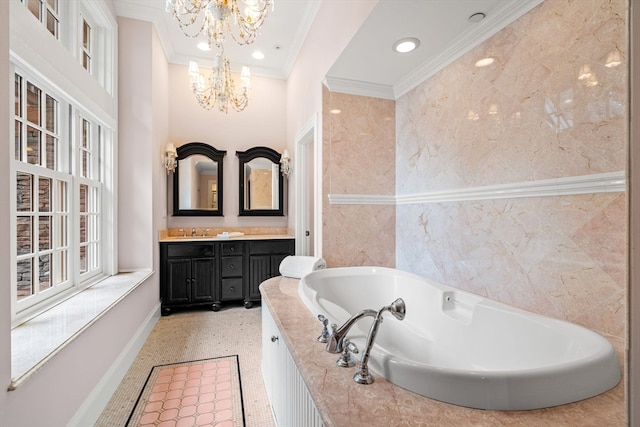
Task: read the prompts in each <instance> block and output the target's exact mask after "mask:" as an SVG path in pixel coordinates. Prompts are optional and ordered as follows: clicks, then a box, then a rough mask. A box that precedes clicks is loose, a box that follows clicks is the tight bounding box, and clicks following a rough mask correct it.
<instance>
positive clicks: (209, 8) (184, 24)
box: [166, 0, 274, 47]
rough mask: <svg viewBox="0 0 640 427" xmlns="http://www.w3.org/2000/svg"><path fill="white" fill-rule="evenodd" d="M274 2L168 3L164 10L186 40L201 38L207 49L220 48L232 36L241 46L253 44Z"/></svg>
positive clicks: (208, 0)
mask: <svg viewBox="0 0 640 427" xmlns="http://www.w3.org/2000/svg"><path fill="white" fill-rule="evenodd" d="M273 2H274V0H167V4H166V9H167V12H169V13H171V16H173V18H174V19H175V20H176V21H177V22H178V25H179V26H180V29H181V30H182V32H183V33H184V34H185V35H187V36H188V37H197V36H199V35H201V34H204V35H205V36H206V37H207V41H208V43H209V46H210V47H211V46H213V45H216V46H218V47H221V46H222V42H224V39H225V36H226V35H227V34H229V33H230V34H231V36H232V37H233V39H234V40H235V41H236V42H237V43H238V44H240V45H244V44H250V43H253V41H254V40H255V38H256V36H257V34H258V29H259V28H260V27H261V26H262V24H264V20H265V18H266V17H267V15H268V13H269V6H271V9H272V10H273Z"/></svg>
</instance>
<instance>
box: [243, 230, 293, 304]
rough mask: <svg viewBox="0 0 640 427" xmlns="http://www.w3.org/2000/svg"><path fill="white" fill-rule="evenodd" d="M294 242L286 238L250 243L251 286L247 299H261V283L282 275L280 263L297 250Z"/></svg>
mask: <svg viewBox="0 0 640 427" xmlns="http://www.w3.org/2000/svg"><path fill="white" fill-rule="evenodd" d="M294 242H295V241H294V240H293V239H285V240H261V241H255V242H251V243H249V287H248V289H247V295H246V297H245V301H247V300H249V301H259V300H260V289H259V287H260V283H262V282H264V281H265V280H267V279H270V278H272V277H275V276H279V275H280V263H281V262H282V260H283V259H284V258H285V257H287V256H288V255H293V253H294V252H295V243H294Z"/></svg>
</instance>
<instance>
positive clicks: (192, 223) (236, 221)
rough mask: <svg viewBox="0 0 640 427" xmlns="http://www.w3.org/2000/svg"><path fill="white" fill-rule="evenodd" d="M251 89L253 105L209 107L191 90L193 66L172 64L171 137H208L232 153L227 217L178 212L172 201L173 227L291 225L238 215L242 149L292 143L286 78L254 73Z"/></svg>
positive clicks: (227, 168)
mask: <svg viewBox="0 0 640 427" xmlns="http://www.w3.org/2000/svg"><path fill="white" fill-rule="evenodd" d="M199 65H200V69H201V71H203V72H205V73H206V72H208V71H209V70H210V69H209V68H208V67H209V66H210V64H199ZM236 77H238V76H236ZM251 88H252V91H251V99H250V100H249V105H248V106H247V108H246V109H245V110H244V111H242V112H236V111H235V110H230V111H229V112H228V113H227V114H225V113H223V112H221V111H219V110H217V109H212V110H206V109H204V108H202V107H201V106H200V105H199V104H198V102H197V101H196V100H195V98H194V96H193V93H192V92H191V89H190V86H189V74H188V69H187V66H183V65H177V64H170V65H169V84H168V98H169V99H170V100H171V102H170V103H169V120H168V123H169V139H170V140H171V141H172V142H173V143H174V144H175V145H176V146H180V145H182V144H185V143H187V142H194V141H197V142H205V143H207V144H209V145H212V146H214V147H215V148H217V149H218V150H225V151H226V152H227V154H226V156H225V158H224V168H223V172H224V176H223V183H224V188H223V197H224V204H223V209H224V217H209V218H207V217H200V218H198V217H172V216H171V212H172V206H171V201H170V204H169V205H168V207H167V211H168V212H169V216H168V219H167V226H168V227H171V228H178V227H196V228H199V227H250V226H286V225H287V218H286V217H262V218H260V217H238V203H239V202H238V168H239V164H238V158H237V157H236V151H245V150H247V149H249V148H251V147H255V146H266V147H270V148H273V149H274V150H276V151H278V152H280V153H281V152H282V151H283V150H284V149H285V147H286V131H285V129H286V106H285V102H286V94H285V91H286V83H285V82H284V81H283V80H278V79H272V78H266V77H259V76H252V79H251ZM170 185H172V184H170ZM289 209H290V210H291V209H293V206H291V205H289Z"/></svg>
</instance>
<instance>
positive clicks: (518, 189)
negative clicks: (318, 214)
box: [329, 171, 627, 205]
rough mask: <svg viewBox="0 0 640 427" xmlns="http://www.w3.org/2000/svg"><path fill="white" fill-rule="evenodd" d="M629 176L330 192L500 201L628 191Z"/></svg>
mask: <svg viewBox="0 0 640 427" xmlns="http://www.w3.org/2000/svg"><path fill="white" fill-rule="evenodd" d="M626 188H627V178H626V174H625V172H624V171H618V172H606V173H599V174H591V175H581V176H571V177H563V178H554V179H544V180H538V181H527V182H516V183H510V184H497V185H487V186H483V187H469V188H461V189H454V190H445V191H432V192H427V193H414V194H401V195H397V196H381V195H375V194H373V195H367V194H329V203H330V204H332V205H393V204H396V205H406V204H413V203H441V202H459V201H465V200H496V199H514V198H521V197H549V196H568V195H573V194H590V193H615V192H624V191H626Z"/></svg>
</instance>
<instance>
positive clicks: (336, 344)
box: [327, 308, 378, 354]
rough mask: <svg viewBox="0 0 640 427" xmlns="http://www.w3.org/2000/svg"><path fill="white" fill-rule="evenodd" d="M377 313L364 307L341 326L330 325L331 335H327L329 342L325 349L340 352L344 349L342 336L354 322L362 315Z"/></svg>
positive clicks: (374, 314)
mask: <svg viewBox="0 0 640 427" xmlns="http://www.w3.org/2000/svg"><path fill="white" fill-rule="evenodd" d="M377 314H378V313H377V312H376V311H375V310H371V309H368V308H367V309H365V310H362V311H360V312H358V313H356V314H354V315H353V316H351V317H350V318H349V319H348V320H347V321H346V322H344V324H343V325H342V326H340V327H339V328H336V325H331V329H332V332H331V336H330V337H329V342H328V343H327V351H328V352H329V353H336V354H337V353H342V352H343V351H344V345H345V344H344V338H345V337H346V336H347V333H349V330H350V329H351V327H352V326H353V325H355V324H356V322H357V321H358V320H360V319H362V318H363V317H376V315H377Z"/></svg>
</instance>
